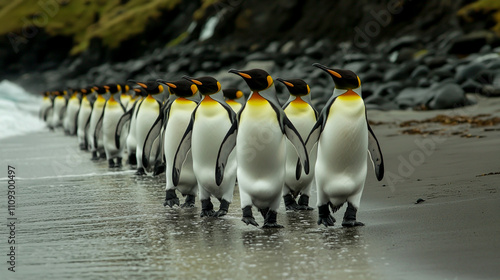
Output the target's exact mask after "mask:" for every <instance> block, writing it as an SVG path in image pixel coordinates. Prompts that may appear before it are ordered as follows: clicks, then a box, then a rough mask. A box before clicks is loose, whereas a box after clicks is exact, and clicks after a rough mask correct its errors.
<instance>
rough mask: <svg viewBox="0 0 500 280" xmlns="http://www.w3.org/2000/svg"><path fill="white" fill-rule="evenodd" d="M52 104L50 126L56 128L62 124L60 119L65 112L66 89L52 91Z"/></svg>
mask: <svg viewBox="0 0 500 280" xmlns="http://www.w3.org/2000/svg"><path fill="white" fill-rule="evenodd" d="M52 94H53V95H54V106H53V110H52V127H53V128H58V127H60V126H62V120H63V118H64V114H65V112H66V103H67V99H66V97H65V95H66V91H54V92H53V93H52Z"/></svg>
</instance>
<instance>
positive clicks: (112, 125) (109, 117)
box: [102, 100, 125, 160]
mask: <svg viewBox="0 0 500 280" xmlns="http://www.w3.org/2000/svg"><path fill="white" fill-rule="evenodd" d="M124 113H125V111H124V110H123V108H122V106H121V105H120V103H118V102H116V101H114V100H113V101H111V100H108V102H107V103H106V109H105V110H104V116H103V121H102V131H103V142H104V143H103V144H104V151H105V152H106V158H107V159H108V160H110V159H114V158H117V157H120V158H121V157H123V156H122V152H121V149H118V148H117V147H116V143H115V133H116V126H117V125H118V121H119V120H120V118H121V117H122V116H123V114H124Z"/></svg>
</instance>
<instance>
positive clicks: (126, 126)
mask: <svg viewBox="0 0 500 280" xmlns="http://www.w3.org/2000/svg"><path fill="white" fill-rule="evenodd" d="M132 91H133V93H134V95H133V96H131V99H130V101H129V102H128V104H127V108H126V109H125V110H126V112H125V114H123V115H122V117H121V118H120V120H119V121H118V124H117V126H116V132H115V144H116V146H117V147H118V148H121V145H122V143H121V142H122V140H121V139H122V137H125V136H122V135H125V134H126V135H127V138H126V140H125V145H126V147H127V154H128V159H127V162H128V164H129V165H130V166H131V167H132V168H137V154H136V150H137V141H136V137H135V135H136V132H135V131H136V119H137V118H136V116H137V108H139V104H140V103H141V102H142V100H143V98H144V97H146V96H148V94H147V92H146V91H145V90H144V89H143V88H142V87H140V88H134V89H133V90H132Z"/></svg>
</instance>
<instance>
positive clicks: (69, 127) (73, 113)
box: [63, 89, 81, 135]
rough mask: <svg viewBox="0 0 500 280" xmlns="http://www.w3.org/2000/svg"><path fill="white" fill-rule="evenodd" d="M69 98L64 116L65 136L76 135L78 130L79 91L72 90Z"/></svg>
mask: <svg viewBox="0 0 500 280" xmlns="http://www.w3.org/2000/svg"><path fill="white" fill-rule="evenodd" d="M71 91H72V93H71V97H70V98H69V100H68V105H67V108H66V115H65V116H64V122H63V127H64V132H65V133H66V134H67V135H76V132H77V128H78V111H80V102H81V96H80V95H81V94H80V92H79V90H77V89H72V90H71Z"/></svg>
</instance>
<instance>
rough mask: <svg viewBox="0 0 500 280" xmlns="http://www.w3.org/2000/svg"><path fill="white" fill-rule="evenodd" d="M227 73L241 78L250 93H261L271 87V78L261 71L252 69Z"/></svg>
mask: <svg viewBox="0 0 500 280" xmlns="http://www.w3.org/2000/svg"><path fill="white" fill-rule="evenodd" d="M229 73H233V74H236V75H239V76H240V77H242V78H243V79H244V80H245V82H246V83H247V85H248V87H250V89H251V90H252V91H257V92H258V91H263V90H266V89H268V88H269V87H271V86H272V85H273V83H274V82H273V78H271V76H270V75H269V74H268V73H267V72H266V71H264V70H262V69H252V70H246V71H245V70H235V69H231V70H229Z"/></svg>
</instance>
